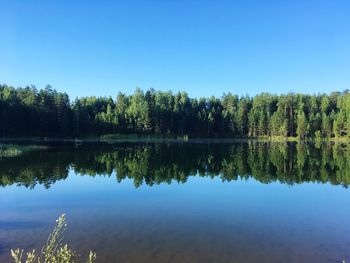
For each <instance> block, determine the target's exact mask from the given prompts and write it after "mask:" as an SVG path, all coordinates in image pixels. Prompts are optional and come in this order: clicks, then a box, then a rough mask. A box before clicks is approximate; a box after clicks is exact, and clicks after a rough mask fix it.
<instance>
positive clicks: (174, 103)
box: [0, 85, 350, 139]
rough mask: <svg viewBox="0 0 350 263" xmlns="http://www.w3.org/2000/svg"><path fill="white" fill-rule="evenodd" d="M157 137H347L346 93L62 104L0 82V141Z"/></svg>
mask: <svg viewBox="0 0 350 263" xmlns="http://www.w3.org/2000/svg"><path fill="white" fill-rule="evenodd" d="M113 133H120V134H159V135H174V136H189V137H258V136H283V137H288V136H291V137H295V136H298V137H299V138H300V139H306V138H316V139H322V138H331V137H336V138H340V137H344V138H346V137H347V136H350V94H349V92H348V91H344V92H333V93H331V94H329V95H327V94H317V95H304V94H293V93H289V94H286V95H272V94H268V93H262V94H259V95H256V96H254V97H249V96H241V97H239V96H237V95H233V94H231V93H227V94H223V96H222V97H221V98H216V97H210V98H199V99H197V98H189V96H188V95H187V94H186V93H185V92H179V93H176V94H173V93H172V92H170V91H168V92H162V91H155V90H153V89H149V90H147V91H146V92H144V91H142V90H141V89H136V90H135V92H134V94H133V95H125V94H123V93H121V92H119V93H118V94H117V96H116V98H115V99H113V98H112V97H82V98H77V99H75V100H74V101H70V99H69V96H68V95H67V94H66V93H61V92H57V91H56V90H54V89H52V88H51V87H50V86H47V87H46V88H45V89H41V90H37V89H36V88H35V87H34V86H31V87H26V88H13V87H9V86H7V85H0V136H3V137H6V136H62V137H63V136H74V137H81V136H87V135H102V134H113Z"/></svg>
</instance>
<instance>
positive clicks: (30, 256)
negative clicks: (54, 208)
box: [11, 214, 96, 263]
mask: <svg viewBox="0 0 350 263" xmlns="http://www.w3.org/2000/svg"><path fill="white" fill-rule="evenodd" d="M66 229H67V223H66V218H65V215H64V214H62V215H61V216H60V217H59V218H58V219H57V220H56V226H55V228H54V229H53V231H52V233H51V234H50V236H49V238H48V239H47V242H46V244H45V246H44V247H43V248H42V249H41V252H40V253H39V254H37V252H36V251H35V250H32V251H31V252H26V253H25V255H23V253H24V251H23V249H19V248H18V249H15V250H11V256H12V258H13V260H14V262H15V263H22V262H23V263H74V262H77V253H76V252H75V251H73V250H72V249H71V248H69V246H68V245H67V244H65V245H63V243H62V240H63V234H64V232H65V231H66ZM95 259H96V254H95V253H94V252H92V251H90V254H89V256H88V259H87V263H93V262H94V261H95Z"/></svg>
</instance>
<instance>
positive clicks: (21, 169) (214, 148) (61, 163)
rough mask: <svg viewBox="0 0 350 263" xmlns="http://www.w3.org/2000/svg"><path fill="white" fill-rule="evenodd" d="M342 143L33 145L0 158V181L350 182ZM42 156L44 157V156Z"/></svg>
mask: <svg viewBox="0 0 350 263" xmlns="http://www.w3.org/2000/svg"><path fill="white" fill-rule="evenodd" d="M348 147H349V145H347V144H334V145H332V144H321V145H320V146H319V147H318V146H315V144H306V143H288V144H284V143H260V142H251V143H239V144H221V143H220V144H187V143H185V144H182V143H177V144H164V143H162V144H123V145H119V146H116V145H115V146H113V147H110V148H108V149H106V150H87V149H81V150H80V149H78V150H74V151H67V150H64V151H50V150H47V151H33V152H27V153H24V154H23V155H18V156H16V157H8V158H3V159H2V160H1V161H0V186H2V187H6V186H8V185H12V184H17V185H23V186H25V187H29V188H33V187H35V186H36V185H38V184H40V185H44V186H45V187H47V188H49V187H50V186H51V185H53V184H55V182H57V181H59V180H65V179H66V178H68V175H69V171H70V170H73V171H74V173H76V174H79V175H82V176H107V177H110V176H113V177H115V179H116V181H117V182H121V181H124V180H131V181H133V182H134V184H135V186H136V187H139V186H141V185H148V186H152V185H158V184H162V183H168V184H170V183H173V182H178V183H186V181H187V180H188V179H189V178H190V177H191V176H202V177H211V178H214V177H220V178H221V180H223V181H235V180H239V179H251V178H254V179H255V180H257V181H259V182H262V183H271V182H275V181H279V182H281V183H285V184H289V185H293V184H299V183H304V182H317V183H330V184H333V185H342V186H344V187H348V186H349V185H350V151H349V148H348ZM43 160H45V162H43Z"/></svg>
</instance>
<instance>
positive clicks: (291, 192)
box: [0, 141, 350, 263]
mask: <svg viewBox="0 0 350 263" xmlns="http://www.w3.org/2000/svg"><path fill="white" fill-rule="evenodd" d="M43 146H47V147H43ZM349 184H350V152H349V150H348V147H347V146H346V145H329V144H327V145H313V144H296V143H271V142H257V141H248V142H247V141H246V142H239V141H238V142H210V141H200V142H192V143H191V142H188V143H181V142H178V143H176V142H171V143H167V142H162V143H146V142H144V143H142V142H137V143H132V142H129V143H121V142H119V143H74V142H70V143H51V144H50V143H48V144H45V143H41V146H39V147H38V146H37V147H30V146H28V143H26V142H21V143H20V145H14V144H13V143H12V144H11V145H6V144H3V145H2V151H1V154H0V186H1V187H0V211H1V213H0V262H8V261H9V260H10V257H9V255H10V253H9V250H10V249H11V248H17V247H21V248H24V249H26V250H29V249H33V248H36V249H38V248H40V247H41V246H42V245H43V244H44V242H45V241H46V238H47V236H48V234H49V233H50V231H51V229H52V227H53V225H54V223H55V219H57V218H58V216H59V215H60V214H62V213H65V214H66V218H67V221H68V231H67V232H66V234H65V240H66V241H67V243H69V244H71V245H72V247H73V248H74V249H76V250H77V251H78V252H79V253H80V254H82V255H84V256H85V255H86V254H87V253H88V251H89V250H90V249H92V250H94V251H96V253H97V262H120V263H124V262H125V263H126V262H128V263H132V262H152V263H157V262H192V263H195V262H201V263H203V262H341V261H342V260H345V261H346V262H348V261H349V260H350V190H349V189H348V185H349Z"/></svg>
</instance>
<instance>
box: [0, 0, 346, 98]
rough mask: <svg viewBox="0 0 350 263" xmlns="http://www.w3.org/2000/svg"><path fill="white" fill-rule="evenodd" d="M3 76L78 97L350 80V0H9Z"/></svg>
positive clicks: (2, 6)
mask: <svg viewBox="0 0 350 263" xmlns="http://www.w3.org/2000/svg"><path fill="white" fill-rule="evenodd" d="M0 10H1V22H0V83H7V84H10V85H14V86H24V85H28V84H34V85H36V86H37V87H38V88H42V87H44V86H45V85H46V84H51V85H52V86H53V87H54V88H56V89H57V90H59V91H65V92H67V93H68V94H69V95H70V96H71V97H72V98H74V97H76V96H87V95H99V96H100V95H102V96H105V95H111V96H113V97H115V95H116V94H117V92H118V91H122V92H125V93H127V94H130V93H132V92H133V91H134V89H135V88H136V87H137V86H138V87H141V88H142V89H144V90H146V89H148V88H150V87H153V88H155V89H157V90H169V89H170V90H173V91H178V90H184V91H187V92H188V93H189V95H190V96H193V97H200V96H210V95H216V96H221V95H222V93H223V92H229V91H230V92H232V93H236V94H246V93H248V94H250V95H255V94H257V93H260V92H271V93H285V92H289V91H291V90H293V91H295V92H305V93H317V92H330V91H334V90H344V89H346V88H350V1H349V0H344V1H340V0H328V1H323V0H319V1H313V0H307V1H305V0H302V1H299V0H290V1H284V0H270V1H268V0H266V1H262V0H255V1H254V0H252V1H249V0H248V1H243V0H241V1H234V0H231V1H214V0H213V1H205V0H203V1H200V0H195V1H189V0H177V1H167V0H159V1H132V0H125V1H84V0H80V1H64V0H59V1H46V0H45V1H22V0H10V1H7V0H0Z"/></svg>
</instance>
